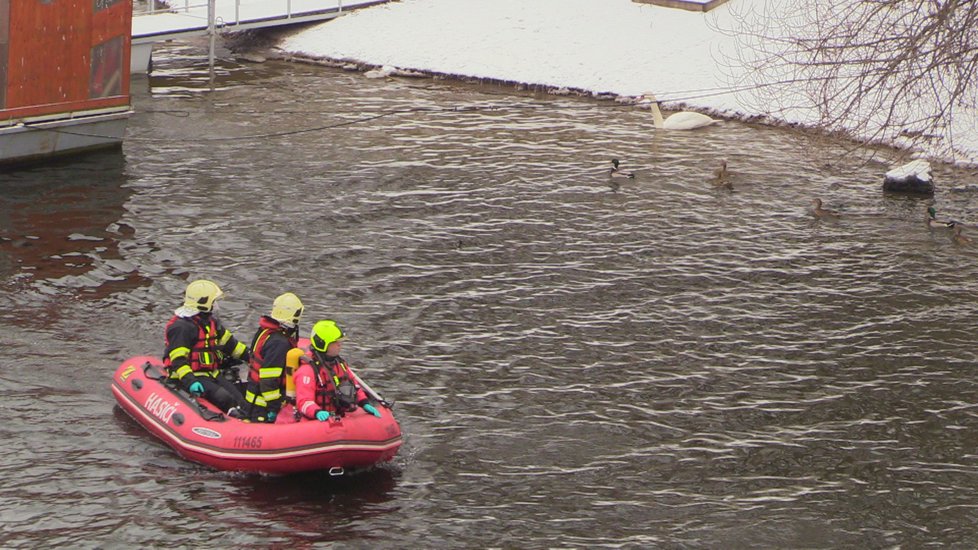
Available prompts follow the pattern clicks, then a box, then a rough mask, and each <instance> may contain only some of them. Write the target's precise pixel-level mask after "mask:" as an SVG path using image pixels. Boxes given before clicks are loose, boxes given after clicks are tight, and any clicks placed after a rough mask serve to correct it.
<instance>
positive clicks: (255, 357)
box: [248, 316, 299, 388]
mask: <svg viewBox="0 0 978 550" xmlns="http://www.w3.org/2000/svg"><path fill="white" fill-rule="evenodd" d="M258 326H259V328H261V332H259V333H258V335H257V336H256V337H255V341H254V342H253V343H252V345H251V364H250V368H249V370H248V380H249V381H250V382H253V383H254V384H255V387H256V388H257V387H258V384H260V383H261V369H262V367H268V366H273V367H274V366H278V367H283V368H284V367H285V365H267V364H265V342H267V341H268V339H269V337H271V336H272V335H273V334H275V333H276V332H277V333H280V334H284V335H285V337H286V338H288V339H289V345H290V347H293V348H294V347H296V346H298V345H299V338H298V334H297V332H296V331H291V330H289V329H287V328H285V327H284V326H282V325H281V324H280V323H278V322H277V321H275V320H273V319H269V318H268V317H265V316H262V318H261V319H260V320H259V321H258ZM283 374H284V372H283Z"/></svg>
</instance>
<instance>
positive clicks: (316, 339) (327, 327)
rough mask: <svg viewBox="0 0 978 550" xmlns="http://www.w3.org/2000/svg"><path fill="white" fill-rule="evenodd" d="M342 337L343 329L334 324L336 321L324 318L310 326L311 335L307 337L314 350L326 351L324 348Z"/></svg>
mask: <svg viewBox="0 0 978 550" xmlns="http://www.w3.org/2000/svg"><path fill="white" fill-rule="evenodd" d="M342 338H343V331H342V330H340V327H338V326H336V321H330V320H329V319H324V320H322V321H317V322H316V324H315V325H313V326H312V335H311V336H310V337H309V343H310V344H312V349H314V350H316V351H326V348H328V347H329V345H330V344H332V343H333V342H335V341H337V340H340V339H342Z"/></svg>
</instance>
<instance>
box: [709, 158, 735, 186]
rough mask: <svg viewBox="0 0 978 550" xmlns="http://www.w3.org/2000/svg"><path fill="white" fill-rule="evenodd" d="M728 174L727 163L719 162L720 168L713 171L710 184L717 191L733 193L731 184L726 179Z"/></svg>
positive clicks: (728, 179)
mask: <svg viewBox="0 0 978 550" xmlns="http://www.w3.org/2000/svg"><path fill="white" fill-rule="evenodd" d="M728 175H729V172H727V161H725V160H721V161H720V166H718V167H716V168H714V169H713V179H712V180H710V183H712V184H713V187H716V188H717V189H726V190H728V191H733V182H731V181H730V178H729V177H728Z"/></svg>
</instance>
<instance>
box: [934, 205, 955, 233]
mask: <svg viewBox="0 0 978 550" xmlns="http://www.w3.org/2000/svg"><path fill="white" fill-rule="evenodd" d="M955 225H956V222H953V221H951V220H939V219H937V210H936V209H935V208H934V207H933V206H931V207H930V208H928V209H927V227H930V228H932V229H954V226H955Z"/></svg>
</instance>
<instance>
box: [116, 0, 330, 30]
mask: <svg viewBox="0 0 978 550" xmlns="http://www.w3.org/2000/svg"><path fill="white" fill-rule="evenodd" d="M214 1H215V4H216V3H217V0H214ZM148 2H149V12H145V13H143V14H141V15H155V14H156V13H164V12H165V13H190V10H191V9H197V8H201V9H203V10H207V9H208V7H209V3H208V2H200V3H194V4H191V3H190V0H183V6H180V7H177V6H174V5H173V4H174V3H175V2H170V3H169V7H167V8H166V9H165V10H163V9H161V10H157V8H156V2H157V0H148ZM266 2H267V0H266ZM160 4H162V5H164V6H166V5H167V2H160ZM221 4H222V5H227V1H222V2H221ZM336 11H337V12H338V13H343V0H337V2H336ZM134 15H135V14H134ZM292 16H293V12H292V0H285V18H286V19H292ZM240 24H241V0H234V21H233V22H227V21H224V22H223V26H233V25H240Z"/></svg>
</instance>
